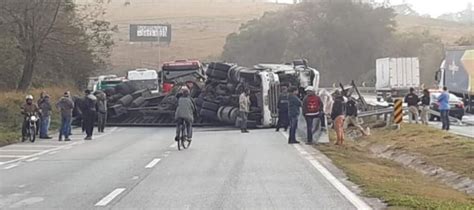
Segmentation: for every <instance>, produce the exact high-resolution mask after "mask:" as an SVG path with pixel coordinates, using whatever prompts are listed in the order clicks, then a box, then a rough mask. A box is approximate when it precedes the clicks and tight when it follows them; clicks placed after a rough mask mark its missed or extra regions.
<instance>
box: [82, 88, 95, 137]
mask: <svg viewBox="0 0 474 210" xmlns="http://www.w3.org/2000/svg"><path fill="white" fill-rule="evenodd" d="M84 93H85V94H86V95H85V97H84V106H83V110H82V119H83V121H82V123H84V129H85V131H86V137H85V138H84V140H92V135H93V132H94V124H95V120H96V115H97V97H95V96H94V95H93V94H92V91H90V90H86V91H84Z"/></svg>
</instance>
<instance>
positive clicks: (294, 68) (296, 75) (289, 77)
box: [255, 60, 320, 92]
mask: <svg viewBox="0 0 474 210" xmlns="http://www.w3.org/2000/svg"><path fill="white" fill-rule="evenodd" d="M255 68H257V69H269V70H270V71H272V72H274V73H275V74H277V75H278V77H279V80H280V84H281V85H284V86H290V85H296V86H298V88H299V89H300V90H304V89H305V88H306V87H308V86H312V87H313V88H314V91H315V92H317V91H318V89H319V79H320V74H319V71H318V70H316V69H314V68H311V67H309V66H308V65H307V61H305V60H295V61H293V62H292V63H291V64H258V65H256V66H255Z"/></svg>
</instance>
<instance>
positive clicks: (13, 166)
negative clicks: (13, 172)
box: [3, 164, 18, 169]
mask: <svg viewBox="0 0 474 210" xmlns="http://www.w3.org/2000/svg"><path fill="white" fill-rule="evenodd" d="M17 166H18V164H11V165H9V166H7V167H5V168H3V169H11V168H15V167H17Z"/></svg>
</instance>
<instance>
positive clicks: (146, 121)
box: [105, 61, 319, 127]
mask: <svg viewBox="0 0 474 210" xmlns="http://www.w3.org/2000/svg"><path fill="white" fill-rule="evenodd" d="M206 75H207V79H206V81H205V84H203V85H201V84H195V85H192V87H191V92H192V93H194V94H192V96H193V99H194V101H195V103H196V107H197V112H198V116H197V117H196V120H195V125H197V126H216V125H219V126H221V125H229V126H233V125H235V126H239V123H240V120H239V117H238V111H239V110H238V107H239V95H240V93H241V91H242V90H243V89H244V88H247V89H249V90H250V93H251V94H250V101H251V104H252V105H251V107H250V113H249V116H248V126H249V127H272V126H275V125H276V122H277V119H278V110H277V107H278V98H279V94H280V88H281V86H282V85H285V86H289V85H292V86H297V87H300V88H302V89H304V88H306V87H307V86H313V87H314V88H315V91H317V88H318V86H319V72H318V71H317V70H316V69H313V68H310V67H308V66H307V65H306V62H304V61H294V62H293V63H291V64H259V65H256V66H254V67H253V68H247V67H242V66H238V65H234V64H229V63H219V62H213V63H209V64H208V65H207V66H206ZM182 85H186V84H184V83H182V82H177V83H176V84H175V85H174V86H173V89H172V90H171V91H170V92H167V93H157V94H152V93H151V92H150V91H149V90H146V89H141V90H138V89H137V88H135V87H134V86H133V85H132V84H130V83H127V82H124V83H122V84H120V85H118V86H116V87H115V88H111V89H107V90H105V92H106V94H107V96H108V104H109V107H108V124H109V125H115V126H174V125H175V123H174V112H175V109H176V106H177V97H176V95H177V93H178V92H179V89H180V88H181V86H182Z"/></svg>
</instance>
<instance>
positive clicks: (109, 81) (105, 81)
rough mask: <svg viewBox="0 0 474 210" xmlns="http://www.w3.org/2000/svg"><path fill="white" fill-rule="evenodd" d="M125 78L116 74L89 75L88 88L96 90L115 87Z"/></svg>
mask: <svg viewBox="0 0 474 210" xmlns="http://www.w3.org/2000/svg"><path fill="white" fill-rule="evenodd" d="M124 80H125V78H123V77H118V76H117V75H115V74H110V75H100V76H97V77H89V82H88V84H87V89H88V90H91V91H92V92H95V91H97V90H105V89H107V88H113V87H115V86H117V85H118V84H120V83H122V82H123V81H124Z"/></svg>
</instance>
